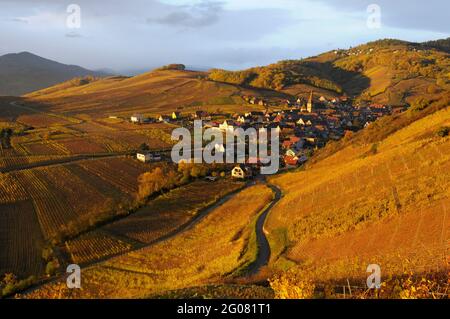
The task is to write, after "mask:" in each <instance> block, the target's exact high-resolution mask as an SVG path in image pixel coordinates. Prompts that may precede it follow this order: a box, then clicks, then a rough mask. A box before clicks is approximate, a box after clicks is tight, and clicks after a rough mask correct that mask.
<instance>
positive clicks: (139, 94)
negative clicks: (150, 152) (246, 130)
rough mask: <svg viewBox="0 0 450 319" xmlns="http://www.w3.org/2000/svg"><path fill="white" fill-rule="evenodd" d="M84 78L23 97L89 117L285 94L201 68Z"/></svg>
mask: <svg viewBox="0 0 450 319" xmlns="http://www.w3.org/2000/svg"><path fill="white" fill-rule="evenodd" d="M86 82H88V83H82V84H81V85H80V84H79V83H76V82H75V83H74V82H73V81H69V82H66V83H62V84H59V85H56V86H54V87H50V88H47V89H44V90H41V91H37V92H33V93H31V94H28V95H26V96H25V97H26V98H27V99H28V100H29V101H31V102H37V103H39V104H41V107H42V108H48V109H49V110H51V111H54V112H60V113H66V114H81V113H83V114H90V115H93V116H96V115H98V116H105V115H111V114H114V115H122V114H123V115H126V116H128V115H130V114H132V113H133V112H140V113H143V114H151V115H157V114H168V113H171V112H172V111H175V110H179V111H182V112H187V111H193V110H198V109H205V110H208V111H212V112H214V111H216V110H217V109H222V110H234V111H237V110H242V105H243V104H246V103H245V101H244V100H243V99H242V98H241V96H242V95H251V96H260V97H264V98H268V99H277V100H280V99H282V98H283V97H285V94H282V93H278V92H274V91H272V90H261V89H246V88H242V87H240V86H237V85H233V84H226V83H218V82H214V81H210V80H208V79H207V75H206V73H204V72H194V71H185V70H173V69H172V70H166V69H164V68H162V69H158V70H155V71H152V72H148V73H144V74H141V75H138V76H135V77H130V78H129V77H109V78H105V79H99V80H94V81H86Z"/></svg>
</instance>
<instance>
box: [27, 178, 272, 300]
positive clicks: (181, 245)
mask: <svg viewBox="0 0 450 319" xmlns="http://www.w3.org/2000/svg"><path fill="white" fill-rule="evenodd" d="M272 197H273V194H272V192H271V190H270V189H268V188H266V187H265V186H262V185H258V186H253V187H251V188H248V189H246V190H243V191H242V192H240V193H239V194H237V195H235V196H234V197H233V198H231V199H229V200H228V201H227V202H225V204H224V205H222V206H220V207H218V208H216V209H215V210H213V211H212V212H211V213H210V214H209V215H207V216H206V217H205V218H204V219H203V220H201V221H200V222H199V223H198V224H197V225H195V226H194V227H193V228H192V229H189V230H187V231H185V232H184V233H181V234H180V235H178V236H176V237H174V238H172V239H169V240H167V241H164V242H162V243H159V244H156V245H154V246H150V247H147V248H143V249H141V250H138V251H134V252H130V253H126V254H124V255H121V256H118V257H114V258H112V259H110V260H108V261H106V262H103V263H101V264H98V265H95V266H92V267H89V268H85V269H84V272H83V274H84V277H83V278H84V279H83V280H84V281H83V282H84V284H83V289H82V290H77V291H68V289H67V288H66V286H65V285H64V282H63V281H58V282H53V283H48V284H46V285H43V286H41V287H39V288H38V289H37V290H34V291H33V292H31V293H30V294H28V295H26V297H27V298H115V297H120V298H132V297H146V296H149V295H151V294H155V293H158V292H162V291H167V290H174V289H179V288H185V287H191V286H194V285H200V284H201V285H204V284H207V283H214V282H217V281H220V282H221V281H223V278H224V277H226V276H227V275H228V274H230V273H232V272H233V271H235V270H236V269H238V268H239V267H240V266H242V265H244V264H247V263H248V262H249V261H250V260H249V258H251V257H250V256H251V255H252V254H254V253H255V252H254V251H252V250H254V249H255V247H253V248H252V247H251V246H249V239H250V237H251V234H252V231H253V228H252V227H249V225H251V224H252V221H254V220H255V218H256V216H257V214H258V213H259V212H260V211H261V209H262V208H263V207H264V206H265V205H267V203H269V202H270V201H271V200H272ZM217 225H220V227H218V226H217Z"/></svg>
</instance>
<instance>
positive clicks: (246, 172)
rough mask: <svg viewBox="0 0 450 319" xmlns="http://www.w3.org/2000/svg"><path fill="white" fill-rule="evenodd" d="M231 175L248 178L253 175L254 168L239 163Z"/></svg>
mask: <svg viewBox="0 0 450 319" xmlns="http://www.w3.org/2000/svg"><path fill="white" fill-rule="evenodd" d="M231 176H232V177H233V178H237V179H246V178H249V177H252V170H251V168H249V167H246V166H245V165H237V166H236V167H234V168H233V170H232V171H231Z"/></svg>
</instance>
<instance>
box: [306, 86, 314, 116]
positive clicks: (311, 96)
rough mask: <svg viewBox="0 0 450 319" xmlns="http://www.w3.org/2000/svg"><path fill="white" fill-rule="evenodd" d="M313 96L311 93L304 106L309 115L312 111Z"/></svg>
mask: <svg viewBox="0 0 450 319" xmlns="http://www.w3.org/2000/svg"><path fill="white" fill-rule="evenodd" d="M313 95H314V92H313V91H311V95H310V96H309V100H308V104H307V106H306V108H307V110H308V112H309V113H312V111H313V102H314V101H313Z"/></svg>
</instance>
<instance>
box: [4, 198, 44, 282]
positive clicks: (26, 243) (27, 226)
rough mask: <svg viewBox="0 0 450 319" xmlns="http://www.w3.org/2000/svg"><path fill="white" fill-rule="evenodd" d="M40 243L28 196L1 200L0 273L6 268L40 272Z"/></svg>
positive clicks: (22, 274)
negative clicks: (5, 200) (8, 201)
mask: <svg viewBox="0 0 450 319" xmlns="http://www.w3.org/2000/svg"><path fill="white" fill-rule="evenodd" d="M43 245H44V240H43V237H42V234H41V230H40V227H39V222H38V220H37V217H36V214H35V212H34V209H33V203H32V202H31V201H30V200H25V201H23V200H21V201H17V202H15V203H10V204H0V275H1V274H3V273H6V272H12V273H14V274H16V275H18V276H29V275H34V274H39V273H41V272H42V269H43V262H42V259H41V253H42V248H43Z"/></svg>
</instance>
